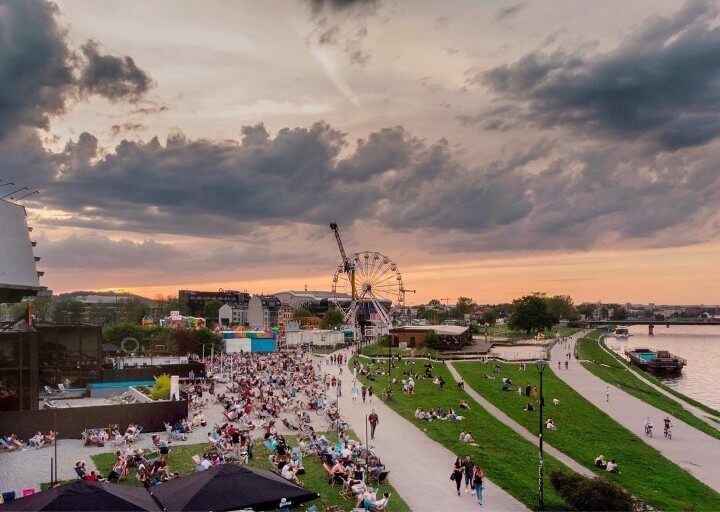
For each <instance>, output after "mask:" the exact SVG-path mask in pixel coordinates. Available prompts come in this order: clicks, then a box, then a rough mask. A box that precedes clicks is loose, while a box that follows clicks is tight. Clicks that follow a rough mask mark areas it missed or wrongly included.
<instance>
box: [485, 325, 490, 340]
mask: <svg viewBox="0 0 720 512" xmlns="http://www.w3.org/2000/svg"><path fill="white" fill-rule="evenodd" d="M488 329H490V324H489V323H487V322H485V343H487V339H488Z"/></svg>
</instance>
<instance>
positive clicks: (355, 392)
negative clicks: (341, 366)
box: [350, 381, 358, 402]
mask: <svg viewBox="0 0 720 512" xmlns="http://www.w3.org/2000/svg"><path fill="white" fill-rule="evenodd" d="M350 396H351V397H352V401H353V402H357V397H358V388H357V382H356V381H353V385H352V389H351V390H350Z"/></svg>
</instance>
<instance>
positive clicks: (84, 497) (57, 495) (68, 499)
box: [0, 480, 162, 511]
mask: <svg viewBox="0 0 720 512" xmlns="http://www.w3.org/2000/svg"><path fill="white" fill-rule="evenodd" d="M5 510H67V511H80V510H118V511H120V510H123V511H124V510H128V511H129V510H162V509H161V508H160V507H159V506H158V504H157V503H156V502H155V500H154V499H153V498H152V496H150V495H149V494H148V493H147V491H146V490H145V489H144V488H142V487H129V486H127V485H118V484H112V483H109V482H86V481H85V480H77V481H75V482H72V483H69V484H65V485H61V486H59V487H53V488H52V489H48V490H47V491H42V492H39V493H37V494H33V495H32V496H28V497H27V498H20V499H15V500H11V501H8V502H6V503H4V504H2V505H0V511H5Z"/></svg>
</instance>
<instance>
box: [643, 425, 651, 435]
mask: <svg viewBox="0 0 720 512" xmlns="http://www.w3.org/2000/svg"><path fill="white" fill-rule="evenodd" d="M652 429H653V428H652V425H645V435H646V436H648V437H652V436H653V433H652Z"/></svg>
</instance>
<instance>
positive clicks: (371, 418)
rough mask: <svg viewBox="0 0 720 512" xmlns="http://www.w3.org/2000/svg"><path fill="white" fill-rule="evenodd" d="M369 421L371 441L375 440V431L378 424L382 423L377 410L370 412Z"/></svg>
mask: <svg viewBox="0 0 720 512" xmlns="http://www.w3.org/2000/svg"><path fill="white" fill-rule="evenodd" d="M368 421H369V422H370V439H375V429H376V428H377V426H378V423H380V418H378V415H377V413H376V412H375V409H373V410H372V411H371V412H370V416H368Z"/></svg>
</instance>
